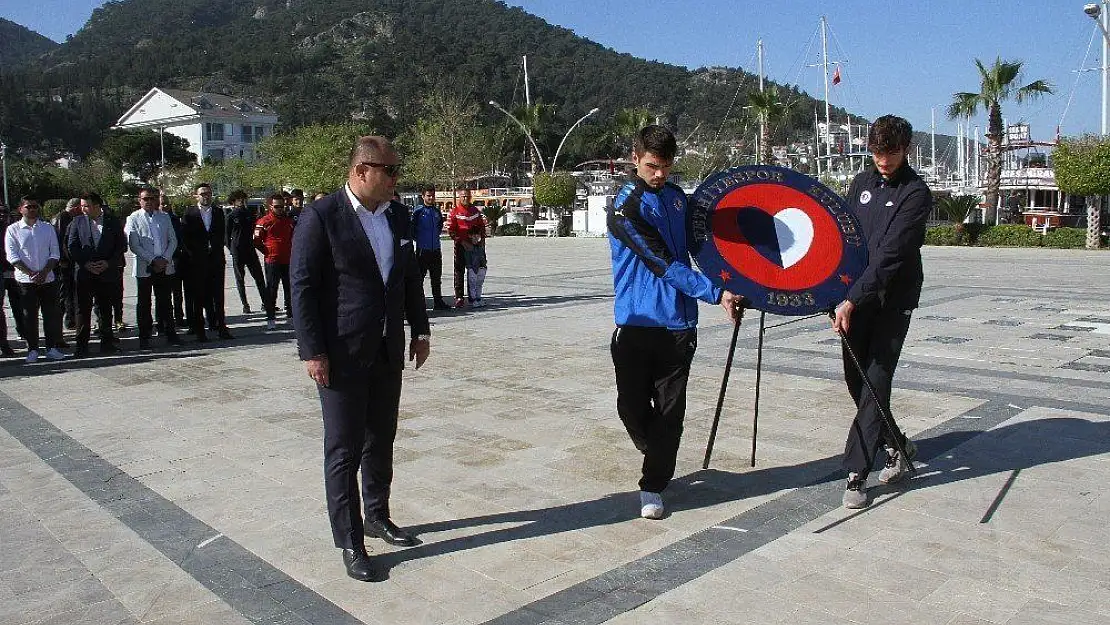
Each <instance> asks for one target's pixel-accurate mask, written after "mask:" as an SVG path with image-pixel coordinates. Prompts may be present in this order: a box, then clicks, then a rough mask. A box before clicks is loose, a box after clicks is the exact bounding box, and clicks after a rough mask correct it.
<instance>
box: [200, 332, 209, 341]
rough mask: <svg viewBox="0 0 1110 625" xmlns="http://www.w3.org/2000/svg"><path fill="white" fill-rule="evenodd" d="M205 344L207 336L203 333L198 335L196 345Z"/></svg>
mask: <svg viewBox="0 0 1110 625" xmlns="http://www.w3.org/2000/svg"><path fill="white" fill-rule="evenodd" d="M207 342H208V335H207V334H205V333H204V332H201V333H200V334H197V343H207Z"/></svg>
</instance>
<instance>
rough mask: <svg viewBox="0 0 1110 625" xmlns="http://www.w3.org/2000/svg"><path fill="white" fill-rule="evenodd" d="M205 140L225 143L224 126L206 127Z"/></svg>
mask: <svg viewBox="0 0 1110 625" xmlns="http://www.w3.org/2000/svg"><path fill="white" fill-rule="evenodd" d="M204 140H205V141H223V140H224V125H223V124H213V123H207V124H205V125H204Z"/></svg>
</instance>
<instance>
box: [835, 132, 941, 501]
mask: <svg viewBox="0 0 1110 625" xmlns="http://www.w3.org/2000/svg"><path fill="white" fill-rule="evenodd" d="M912 132H913V130H912V128H911V126H910V124H909V122H907V121H906V120H904V119H902V118H899V117H895V116H893V115H887V116H884V117H881V118H879V119H878V120H876V121H875V123H874V124H873V125H872V126H871V131H870V133H869V135H868V149H870V150H871V152H872V154H873V155H874V158H875V165H876V167H875V168H874V169H872V170H870V171H866V172H863V173H861V174H859V175H857V176H856V178H855V179H854V180H853V181H852V186H851V188H850V189H849V190H848V197H847V199H848V202H849V203H850V204H851V207H852V209H853V211H854V212H855V214H856V216H857V217H859V221H860V226H861V227H862V229H863V234H864V236H865V237H866V238H867V248H868V253H869V260H868V264H867V268H866V269H865V270H864V272H863V273H862V274H861V275H860V277H859V279H858V280H856V282H855V283H853V284H852V285H851V287H850V288H849V290H848V296H847V298H846V300H845V301H844V302H842V303H841V304H840V306H838V307H837V312H836V317H835V319H834V321H833V323H834V326H835V327H836V328H837V329H839V330H841V331H844V332H845V333H846V335H847V339H848V343H849V344H850V345H851V347H852V349H853V350H854V351H855V353H856V355H857V356H858V357H859V359H860V361H861V363H862V364H863V366H864V368H865V369H866V371H867V375H868V377H869V378H870V380H871V382H872V384H873V385H874V386H875V389H876V391H877V392H878V394H879V396H880V398H881V400H882V402H883V404H884V405H885V406H887V407H889V406H890V391H891V383H892V380H893V377H894V371H895V368H896V367H897V365H898V357H899V356H900V354H901V352H902V343H903V342H904V341H905V338H906V333H907V332H908V331H909V327H910V316H911V314H912V312H913V309H914V308H917V305H918V300H919V299H920V297H921V284H922V281H923V273H922V267H921V245H922V244H923V243H924V242H925V223H926V221H927V220H928V218H929V213H930V212H931V211H932V206H933V202H932V196H931V195H930V193H929V188H928V187H927V186H925V182H924V181H923V180H922V179H921V178H920V177H919V176H918V175H917V172H915V171H914V170H913V168H911V167H910V166H909V163H908V162H907V161H906V151H907V149H908V148H909V142H910V137H911V136H912ZM843 360H844V379H845V382H846V383H847V385H848V392H849V393H850V394H851V395H852V399H853V400H854V401H855V403H856V407H857V411H856V418H855V420H854V421H853V423H852V426H851V429H850V430H849V432H848V440H847V442H846V444H845V449H844V461H843V464H844V468H845V469H847V470H848V473H849V480H848V487H847V489H846V492H845V494H844V505H845V506H846V507H849V508H862V507H864V506H866V505H868V503H869V501H868V499H867V496H866V488H865V485H866V481H867V475H868V473H869V472H870V471H871V467H872V466H873V465H874V459H875V455H876V454H877V453H878V451H879V444H880V443H882V444H883V446H884V448H885V449H886V451H887V458H886V463H885V466H884V468H883V471H882V472H881V473H880V474H879V480H880V481H881V482H884V483H885V482H892V481H895V480H897V479H899V478H901V477H902V474H903V473H904V472H905V471H906V470H907V469H908V462H910V461H912V459H913V456H914V455H915V454H916V451H917V450H916V446H915V445H914V444H913V442H912V441H910V440H909V439H908V438H906V437H905V435H904V434H902V433H901V432H900V431H897V430H898V427H897V425H894V430H895V431H893V432H892V431H889V430H887V428H886V427H885V426H884V425H883V422H882V417H881V416H880V414H879V411H878V409H877V407H876V405H875V401H874V399H873V398H872V397H871V394H870V392H869V391H868V390H867V387H866V386H865V384H864V381H863V379H862V378H861V377H860V375H859V372H858V370H857V369H856V367H855V365H854V364H853V362H852V360H851V358H850V356H849V355H848V353H847V350H845V351H844V354H843ZM892 419H893V417H892ZM895 437H898V440H901V441H903V442H904V444H905V447H906V454H907V455H908V456H909V458H901V457H900V455H899V454H898V453H897V452H896V451H895V449H896V446H895V440H896V439H895Z"/></svg>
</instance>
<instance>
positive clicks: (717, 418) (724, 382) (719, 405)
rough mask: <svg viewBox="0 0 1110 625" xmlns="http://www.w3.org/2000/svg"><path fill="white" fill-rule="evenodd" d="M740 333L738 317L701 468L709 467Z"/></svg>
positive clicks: (733, 329)
mask: <svg viewBox="0 0 1110 625" xmlns="http://www.w3.org/2000/svg"><path fill="white" fill-rule="evenodd" d="M739 335H740V317H737V318H736V324H735V325H734V326H733V328H732V343H731V344H729V346H728V358H727V359H726V360H725V375H724V378H722V379H721V393H720V395H718V396H717V412H716V414H714V415H713V426H712V427H710V428H709V442H708V443H706V445H705V458H704V459H703V460H702V463H701V468H703V469H708V468H709V459H710V458H711V457H712V456H713V441H715V440H716V439H717V426H718V425H719V424H720V423H721V408H722V407H723V406H724V405H725V389H726V388H728V374H729V372H730V371H732V357H733V355H734V354H736V337H737V336H739Z"/></svg>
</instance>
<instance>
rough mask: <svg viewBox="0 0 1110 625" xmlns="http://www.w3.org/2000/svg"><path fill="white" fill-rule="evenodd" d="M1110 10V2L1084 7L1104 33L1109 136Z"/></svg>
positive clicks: (1105, 114)
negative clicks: (1109, 62)
mask: <svg viewBox="0 0 1110 625" xmlns="http://www.w3.org/2000/svg"><path fill="white" fill-rule="evenodd" d="M1108 8H1110V0H1102V2H1101V3H1099V2H1092V3H1090V4H1087V5H1084V7H1083V12H1084V13H1086V14H1087V16H1088V17H1090V18H1091V19H1093V20H1094V21H1095V23H1096V24H1098V28H1099V30H1101V31H1102V134H1103V135H1105V134H1107V130H1108V129H1110V128H1108V127H1110V115H1108V114H1110V109H1108V108H1107V101H1106V96H1107V93H1106V92H1107V88H1108V86H1107V83H1110V71H1108V66H1107V57H1110V31H1108V30H1107V29H1108V28H1110V11H1107V10H1104V9H1108Z"/></svg>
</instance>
